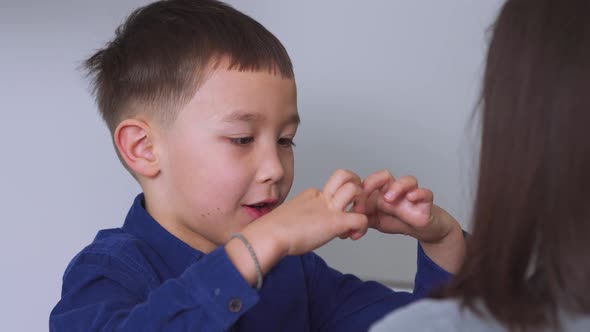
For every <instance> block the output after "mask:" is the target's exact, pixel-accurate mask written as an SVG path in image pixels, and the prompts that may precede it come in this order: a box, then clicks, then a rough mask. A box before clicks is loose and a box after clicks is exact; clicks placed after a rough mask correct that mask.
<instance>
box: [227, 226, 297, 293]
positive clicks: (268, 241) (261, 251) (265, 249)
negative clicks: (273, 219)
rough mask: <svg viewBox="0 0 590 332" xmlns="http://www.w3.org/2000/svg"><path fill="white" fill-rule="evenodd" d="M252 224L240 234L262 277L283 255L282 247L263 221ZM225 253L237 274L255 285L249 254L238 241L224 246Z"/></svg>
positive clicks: (252, 262)
mask: <svg viewBox="0 0 590 332" xmlns="http://www.w3.org/2000/svg"><path fill="white" fill-rule="evenodd" d="M259 221H260V222H258V221H257V222H254V223H252V224H250V225H248V226H247V227H245V228H243V229H242V231H241V232H240V234H241V235H242V236H244V237H245V238H246V239H247V240H248V242H249V244H250V245H251V248H252V250H253V251H254V252H255V254H256V257H257V260H258V264H259V266H260V270H261V272H262V274H263V275H266V273H268V271H270V270H271V269H272V267H273V266H275V265H276V264H277V263H278V262H279V261H280V260H281V259H282V258H283V257H284V256H285V255H286V250H285V249H284V248H283V247H284V245H283V244H281V242H280V241H278V240H277V237H276V236H273V235H274V234H272V229H271V228H270V226H271V225H268V224H266V223H265V222H264V221H263V220H259ZM225 250H226V253H227V255H228V257H229V259H230V260H231V261H232V263H233V264H234V266H235V267H236V269H237V270H238V272H240V274H241V275H242V276H243V277H244V279H245V280H246V281H247V282H248V283H249V284H250V285H252V286H253V285H256V282H257V275H258V273H257V271H256V265H255V263H254V261H253V260H252V257H251V254H250V252H249V250H248V248H246V247H245V246H244V243H243V242H242V241H240V240H239V239H236V238H234V239H231V240H230V241H228V242H227V243H226V245H225Z"/></svg>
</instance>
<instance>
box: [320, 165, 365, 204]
mask: <svg viewBox="0 0 590 332" xmlns="http://www.w3.org/2000/svg"><path fill="white" fill-rule="evenodd" d="M348 182H352V183H353V184H356V185H358V186H360V185H361V178H360V177H359V176H358V175H356V174H355V173H353V172H351V171H348V170H343V169H339V170H336V171H334V173H332V175H331V176H330V178H329V179H328V181H327V182H326V185H325V186H324V189H323V190H322V192H323V193H324V195H326V196H327V197H330V198H331V197H334V195H335V194H336V192H337V191H338V190H339V189H340V187H342V186H343V185H344V184H345V183H348Z"/></svg>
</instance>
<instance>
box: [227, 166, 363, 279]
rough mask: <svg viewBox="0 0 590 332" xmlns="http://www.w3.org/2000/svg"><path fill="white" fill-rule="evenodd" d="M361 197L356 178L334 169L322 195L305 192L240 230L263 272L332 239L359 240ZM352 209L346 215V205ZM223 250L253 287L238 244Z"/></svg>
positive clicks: (244, 253)
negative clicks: (284, 259) (249, 244)
mask: <svg viewBox="0 0 590 332" xmlns="http://www.w3.org/2000/svg"><path fill="white" fill-rule="evenodd" d="M365 199H366V198H365V194H364V191H363V189H362V187H361V180H360V178H359V177H358V176H357V175H356V174H354V173H352V172H350V171H344V170H337V171H336V172H334V173H333V174H332V176H331V177H330V179H329V180H328V182H327V183H326V185H325V186H324V188H323V190H322V191H319V190H317V189H308V190H305V191H304V192H302V193H300V194H299V195H297V196H295V197H294V198H293V199H291V200H289V201H287V202H285V203H283V204H282V205H280V206H279V207H277V208H276V209H275V210H273V211H271V212H270V213H269V214H267V215H265V216H263V217H260V218H259V219H257V220H256V221H255V222H253V223H251V224H249V225H248V226H247V227H245V228H244V229H242V231H241V233H242V235H244V236H245V237H246V238H247V239H248V240H249V242H250V243H251V245H252V247H253V249H254V251H255V252H256V255H257V257H258V260H259V263H260V266H261V269H262V272H263V273H266V272H268V271H269V270H270V269H271V268H272V267H273V266H274V265H275V264H276V263H277V262H278V261H279V260H280V259H281V258H283V257H284V256H286V255H301V254H305V253H307V252H310V251H312V250H314V249H316V248H318V247H320V246H322V245H323V244H325V243H327V242H329V241H330V240H332V239H334V238H335V237H337V236H341V237H348V236H350V237H351V238H352V239H355V240H356V239H358V238H360V237H362V236H363V235H364V234H365V233H366V232H367V227H368V223H367V216H366V215H365V214H364V213H362V212H364V211H363V204H364V202H365ZM351 204H352V205H353V207H352V210H351V211H350V212H347V207H348V206H350V205H351ZM226 252H227V254H228V256H229V258H230V259H231V260H232V262H233V263H234V265H235V266H236V268H237V269H238V271H240V273H241V274H242V275H243V276H244V278H246V280H248V282H250V284H253V283H254V282H255V280H256V270H255V269H254V265H253V264H252V261H251V258H250V257H249V254H248V251H247V250H245V249H244V247H243V244H242V243H240V241H239V240H235V239H234V240H231V241H229V242H228V243H227V244H226Z"/></svg>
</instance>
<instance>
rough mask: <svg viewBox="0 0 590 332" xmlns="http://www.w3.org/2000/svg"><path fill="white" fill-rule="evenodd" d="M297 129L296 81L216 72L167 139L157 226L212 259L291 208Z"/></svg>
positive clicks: (266, 75) (223, 70)
mask: <svg viewBox="0 0 590 332" xmlns="http://www.w3.org/2000/svg"><path fill="white" fill-rule="evenodd" d="M298 123H299V117H298V113H297V98H296V88H295V82H294V80H293V79H285V78H282V77H281V76H280V75H273V74H270V73H267V72H250V71H248V72H239V71H237V70H225V69H222V68H220V69H218V70H216V71H214V72H213V73H212V74H211V76H210V77H209V79H208V80H206V81H205V82H204V83H203V84H202V85H201V86H200V88H199V89H198V91H197V92H196V94H195V95H194V97H193V98H192V100H191V101H190V102H189V103H188V104H187V105H186V106H185V107H183V108H182V109H181V110H180V112H179V114H178V117H177V119H176V120H175V121H174V123H173V124H172V125H171V126H170V127H169V128H168V129H167V130H166V132H165V134H164V135H163V137H162V138H163V145H162V147H163V148H162V149H161V151H159V153H160V156H161V158H160V160H161V172H160V175H159V176H158V177H159V179H158V180H157V181H159V182H160V185H159V188H160V190H162V189H163V190H164V191H165V194H164V195H163V196H164V201H163V202H162V203H163V204H166V206H160V207H157V210H158V213H157V214H159V215H154V217H155V218H156V220H158V221H160V222H161V223H162V224H163V225H164V227H166V228H167V229H168V230H169V231H171V232H172V233H173V234H174V235H176V236H177V237H179V238H180V239H181V240H183V241H184V242H186V243H188V244H189V245H191V246H193V247H195V248H197V249H200V250H202V251H205V252H207V251H210V250H212V249H214V248H215V247H217V246H218V245H221V244H223V243H225V242H227V241H228V240H229V238H230V235H231V234H232V233H235V232H239V231H240V230H241V229H242V228H243V227H244V226H246V225H248V224H249V223H251V222H252V221H254V220H255V219H257V218H258V217H260V216H262V215H264V214H266V213H268V212H269V211H270V210H272V209H273V208H275V207H276V206H277V205H279V204H281V203H282V202H283V201H284V200H285V198H286V196H287V194H288V192H289V190H290V188H291V184H292V183H293V161H294V159H293V146H292V142H293V138H294V137H295V133H296V131H297V126H298ZM160 197H162V196H160ZM164 202H165V203H164ZM155 204H160V203H158V202H155ZM150 212H151V211H150Z"/></svg>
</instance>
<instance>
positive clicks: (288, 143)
mask: <svg viewBox="0 0 590 332" xmlns="http://www.w3.org/2000/svg"><path fill="white" fill-rule="evenodd" d="M279 145H282V146H284V147H292V146H295V142H293V139H292V138H280V139H279Z"/></svg>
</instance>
